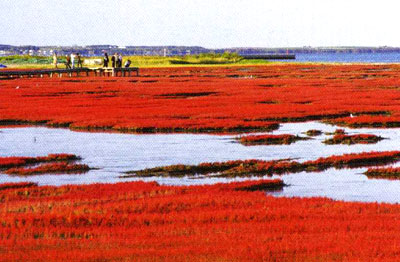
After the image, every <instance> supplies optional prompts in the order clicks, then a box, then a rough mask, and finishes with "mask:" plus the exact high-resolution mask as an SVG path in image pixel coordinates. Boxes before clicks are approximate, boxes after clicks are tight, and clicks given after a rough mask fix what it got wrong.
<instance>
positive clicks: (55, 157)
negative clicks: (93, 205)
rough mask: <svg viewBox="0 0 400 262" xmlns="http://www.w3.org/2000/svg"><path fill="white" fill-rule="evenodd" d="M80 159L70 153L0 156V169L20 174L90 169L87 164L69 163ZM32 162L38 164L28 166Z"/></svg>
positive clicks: (85, 170)
mask: <svg viewBox="0 0 400 262" xmlns="http://www.w3.org/2000/svg"><path fill="white" fill-rule="evenodd" d="M80 159H81V158H80V157H78V156H76V155H72V154H49V155H48V156H39V157H0V169H5V170H4V171H3V172H4V173H6V174H9V175H22V176H28V175H35V174H48V173H83V172H87V171H88V170H89V169H90V168H89V166H87V165H81V164H72V163H71V162H74V161H76V160H80ZM54 162H55V163H54ZM43 163H45V164H43ZM46 163H47V164H46ZM34 164H40V165H39V166H34V167H30V166H31V165H34Z"/></svg>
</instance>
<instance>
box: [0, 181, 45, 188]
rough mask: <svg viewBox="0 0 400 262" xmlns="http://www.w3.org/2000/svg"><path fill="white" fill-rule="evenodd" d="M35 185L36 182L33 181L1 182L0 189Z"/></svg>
mask: <svg viewBox="0 0 400 262" xmlns="http://www.w3.org/2000/svg"><path fill="white" fill-rule="evenodd" d="M35 186H37V184H36V183H33V182H20V183H3V184H0V190H6V189H16V188H26V187H35Z"/></svg>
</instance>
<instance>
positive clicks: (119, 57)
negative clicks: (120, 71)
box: [117, 53, 122, 67]
mask: <svg viewBox="0 0 400 262" xmlns="http://www.w3.org/2000/svg"><path fill="white" fill-rule="evenodd" d="M117 61H118V62H117V67H122V54H121V53H119V56H118V60H117Z"/></svg>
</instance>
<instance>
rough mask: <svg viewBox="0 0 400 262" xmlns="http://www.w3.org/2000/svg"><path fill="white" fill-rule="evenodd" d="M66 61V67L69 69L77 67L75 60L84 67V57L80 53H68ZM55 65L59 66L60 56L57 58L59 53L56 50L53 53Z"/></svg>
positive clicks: (78, 65) (79, 65)
mask: <svg viewBox="0 0 400 262" xmlns="http://www.w3.org/2000/svg"><path fill="white" fill-rule="evenodd" d="M65 58H66V62H65V67H66V68H67V69H73V68H75V61H76V62H77V67H80V68H82V66H83V63H82V57H81V55H80V54H79V53H75V54H74V53H71V54H70V55H66V56H65ZM53 65H54V67H55V68H58V58H57V53H56V52H54V54H53Z"/></svg>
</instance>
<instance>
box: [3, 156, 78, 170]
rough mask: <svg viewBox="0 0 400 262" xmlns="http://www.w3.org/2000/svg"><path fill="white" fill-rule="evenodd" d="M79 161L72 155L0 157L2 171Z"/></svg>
mask: <svg viewBox="0 0 400 262" xmlns="http://www.w3.org/2000/svg"><path fill="white" fill-rule="evenodd" d="M79 159H80V158H79V157H78V156H76V155H72V154H49V155H48V156H38V157H17V156H15V157H14V156H12V157H0V169H3V168H11V167H18V166H26V165H30V164H39V163H46V162H57V161H75V160H79Z"/></svg>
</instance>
